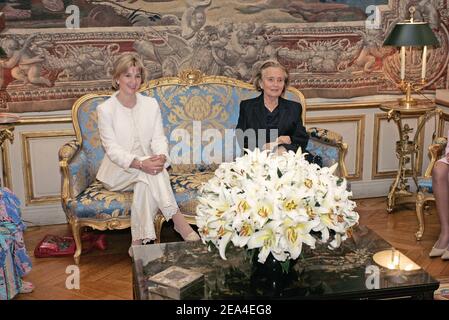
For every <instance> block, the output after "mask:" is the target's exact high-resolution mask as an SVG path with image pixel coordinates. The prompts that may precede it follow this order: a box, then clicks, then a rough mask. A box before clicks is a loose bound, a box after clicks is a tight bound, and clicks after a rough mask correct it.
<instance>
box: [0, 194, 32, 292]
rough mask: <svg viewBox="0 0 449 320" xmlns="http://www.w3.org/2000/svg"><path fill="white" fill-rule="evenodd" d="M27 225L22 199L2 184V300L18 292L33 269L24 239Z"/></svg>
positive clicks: (0, 247) (0, 216)
mask: <svg viewBox="0 0 449 320" xmlns="http://www.w3.org/2000/svg"><path fill="white" fill-rule="evenodd" d="M25 228H26V226H25V224H24V223H23V221H22V219H21V211H20V200H19V199H18V198H17V197H16V196H15V195H14V194H13V193H12V192H11V191H10V190H9V189H7V188H0V300H6V299H12V298H13V297H14V296H15V295H16V294H18V293H19V291H20V288H21V286H22V277H23V276H24V275H26V274H27V273H28V272H30V270H31V260H30V258H29V256H28V255H27V252H26V249H25V243H24V241H23V231H24V230H25Z"/></svg>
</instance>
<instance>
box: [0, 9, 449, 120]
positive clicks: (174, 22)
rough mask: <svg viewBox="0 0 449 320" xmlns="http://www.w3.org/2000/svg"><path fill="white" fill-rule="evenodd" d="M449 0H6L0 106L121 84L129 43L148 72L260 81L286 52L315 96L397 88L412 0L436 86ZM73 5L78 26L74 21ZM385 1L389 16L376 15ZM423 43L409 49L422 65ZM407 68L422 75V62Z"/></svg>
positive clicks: (38, 103) (56, 102)
mask: <svg viewBox="0 0 449 320" xmlns="http://www.w3.org/2000/svg"><path fill="white" fill-rule="evenodd" d="M448 2H449V1H448V0H426V1H424V0H401V1H399V0H358V1H356V0H254V1H252V0H158V1H155V0H114V1H112V0H109V1H108V0H102V1H95V0H74V1H68V0H28V1H15V0H6V1H5V0H4V1H0V9H1V11H2V12H3V14H4V19H5V21H6V28H5V29H4V30H2V32H1V33H0V46H1V47H2V48H3V50H4V52H5V56H4V57H3V58H2V59H1V60H0V66H1V68H0V89H1V90H0V95H1V96H0V109H1V110H3V111H10V112H29V111H51V110H64V109H70V108H71V106H72V104H73V102H74V101H75V100H76V98H78V97H79V96H81V95H83V94H85V93H88V92H95V91H99V90H107V89H110V81H109V79H110V76H111V75H110V73H111V69H112V64H113V62H114V60H115V59H116V58H117V56H118V55H119V54H120V53H122V52H126V51H136V52H138V53H139V54H140V56H141V57H142V59H143V60H144V63H145V67H146V68H147V69H148V74H149V78H148V79H154V78H159V77H162V76H175V75H177V74H178V73H179V72H180V71H181V70H184V69H187V68H196V69H200V70H201V71H203V72H204V73H206V74H210V75H226V76H231V77H235V78H239V79H242V80H245V81H249V80H250V79H251V77H252V76H253V73H254V70H255V69H256V68H257V67H258V65H259V64H260V63H261V62H262V61H264V60H266V59H277V60H279V61H280V62H281V63H283V64H285V65H286V66H287V67H288V68H289V70H290V72H291V78H292V85H293V86H295V87H297V88H298V89H300V90H302V91H303V92H304V93H305V95H306V96H307V97H309V98H312V97H322V98H352V97H357V96H369V95H376V94H382V93H397V92H398V89H397V87H396V85H395V83H397V82H399V79H398V77H399V69H400V61H399V55H398V54H397V50H396V49H395V48H391V47H383V46H382V43H383V40H384V39H385V37H386V35H387V34H388V33H389V31H390V30H391V28H392V26H393V25H394V24H395V23H396V22H397V21H401V20H403V19H406V18H408V17H409V12H408V9H409V7H410V6H412V5H413V6H415V7H416V10H417V11H416V13H415V19H417V20H422V19H424V20H425V21H428V22H429V23H430V25H431V27H432V29H433V30H434V32H435V34H436V36H437V38H438V39H439V41H440V46H439V47H438V48H433V49H430V50H429V56H428V70H427V78H428V81H429V86H428V89H429V90H433V89H435V88H447V87H448V77H447V73H448V72H447V71H448V60H449V50H448V42H449V41H448V39H449V33H448V26H449V10H448V9H449V8H448ZM74 6H75V7H76V8H78V9H79V25H80V28H78V29H70V28H67V27H66V22H67V21H68V20H70V19H71V17H73V11H70V10H68V8H73V7H74ZM376 7H377V8H378V12H379V13H380V20H379V22H380V23H378V24H372V23H371V22H373V19H374V17H375V16H374V12H375V10H374V8H376ZM71 21H73V20H71ZM373 23H374V22H373ZM69 26H70V25H69ZM420 55H421V52H420V51H418V50H416V51H414V52H413V54H412V55H409V59H413V61H415V62H416V65H419V64H420V59H421V57H420ZM407 74H410V75H412V76H416V77H419V75H420V68H419V66H417V67H416V68H415V67H412V68H411V70H407Z"/></svg>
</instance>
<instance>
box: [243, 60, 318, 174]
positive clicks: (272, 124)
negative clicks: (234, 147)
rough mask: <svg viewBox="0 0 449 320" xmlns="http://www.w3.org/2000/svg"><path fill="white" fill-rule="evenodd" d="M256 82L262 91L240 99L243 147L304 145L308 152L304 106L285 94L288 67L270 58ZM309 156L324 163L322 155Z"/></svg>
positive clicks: (282, 148)
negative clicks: (303, 118)
mask: <svg viewBox="0 0 449 320" xmlns="http://www.w3.org/2000/svg"><path fill="white" fill-rule="evenodd" d="M253 84H254V86H255V87H256V89H257V90H258V91H261V92H262V94H261V95H260V96H258V97H257V98H253V99H249V100H243V101H242V102H241V103H240V114H239V119H238V123H237V127H236V129H237V130H236V135H237V140H238V143H239V145H240V147H241V148H245V149H249V150H253V149H255V148H259V149H260V150H271V151H273V152H277V153H279V154H280V153H283V152H286V151H290V150H291V151H294V152H296V151H297V150H298V148H301V150H302V152H303V153H308V151H307V149H306V147H307V143H308V141H309V136H308V134H307V132H306V129H305V127H304V125H303V123H302V106H301V104H300V103H298V102H295V101H291V100H287V99H284V98H283V97H282V95H283V94H284V93H285V89H286V88H287V86H288V84H289V73H288V70H287V69H286V68H285V67H284V66H283V65H281V64H280V63H279V62H277V61H272V60H269V61H266V62H265V63H263V64H262V65H261V67H260V69H259V71H258V73H257V75H256V76H255V78H254V80H253ZM306 159H307V160H308V161H309V162H314V163H317V164H319V165H320V166H321V158H320V157H318V156H315V157H314V156H313V155H311V154H308V155H306Z"/></svg>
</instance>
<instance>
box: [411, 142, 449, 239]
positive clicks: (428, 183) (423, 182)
mask: <svg viewBox="0 0 449 320" xmlns="http://www.w3.org/2000/svg"><path fill="white" fill-rule="evenodd" d="M447 139H448V138H447V137H438V138H436V139H434V141H433V142H434V143H433V144H431V145H430V146H429V153H430V156H431V159H430V162H429V165H428V166H427V169H426V171H425V173H424V176H423V177H422V178H420V179H418V193H417V195H416V217H417V218H418V231H416V233H415V237H416V240H421V238H422V236H423V234H424V211H423V209H424V207H425V206H424V205H425V204H426V202H429V201H435V196H434V195H433V190H432V169H433V166H434V165H435V162H436V161H437V160H438V159H440V158H441V155H442V154H443V152H444V150H445V148H446V144H447Z"/></svg>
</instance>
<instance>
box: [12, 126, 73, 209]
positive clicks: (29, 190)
mask: <svg viewBox="0 0 449 320" xmlns="http://www.w3.org/2000/svg"><path fill="white" fill-rule="evenodd" d="M20 136H21V141H22V157H23V160H22V167H23V179H24V185H25V205H27V206H29V205H34V204H49V203H54V202H60V201H61V194H60V192H59V193H57V194H54V195H47V196H36V195H35V191H36V190H35V189H34V183H33V178H34V176H33V168H32V156H33V155H32V152H31V148H30V141H32V140H37V139H42V138H47V139H49V138H54V137H70V138H75V133H74V131H73V130H52V131H34V132H21V134H20ZM56 156H57V155H55V157H56ZM58 169H59V168H58Z"/></svg>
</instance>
